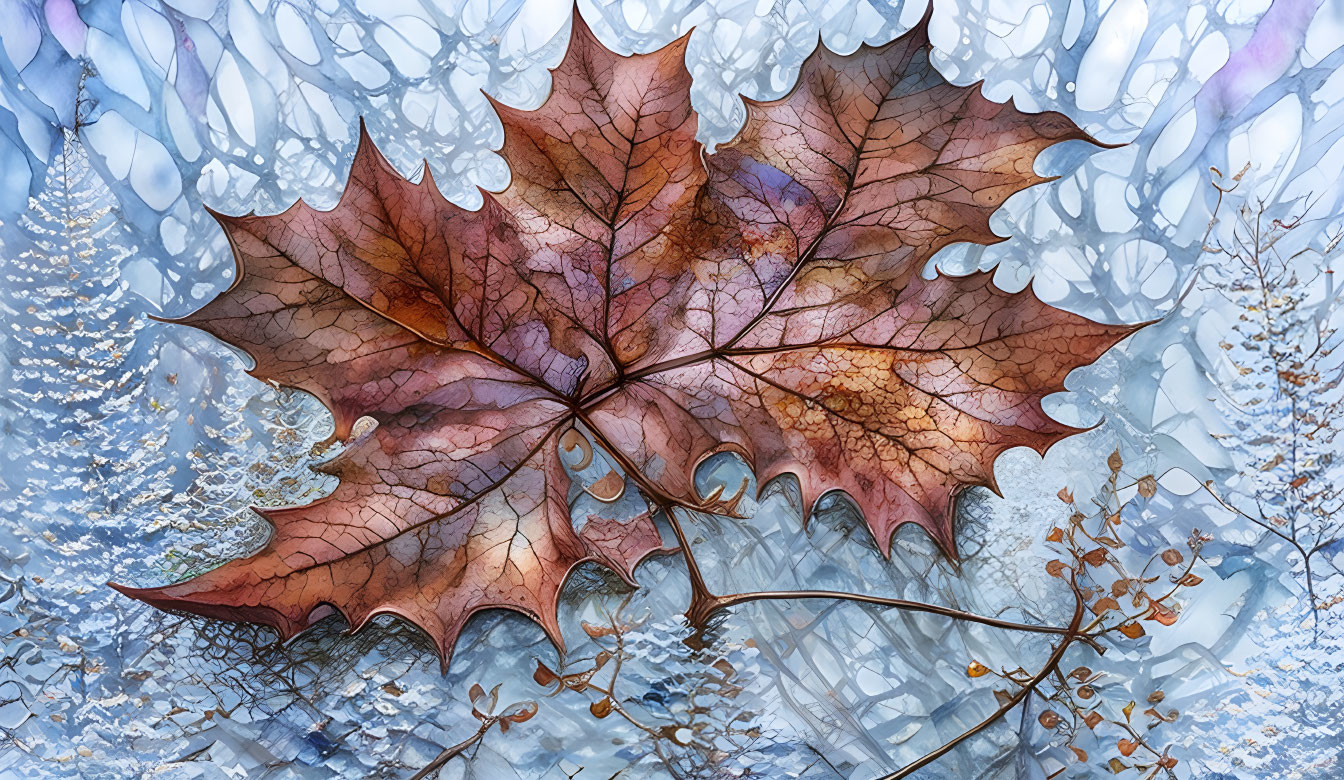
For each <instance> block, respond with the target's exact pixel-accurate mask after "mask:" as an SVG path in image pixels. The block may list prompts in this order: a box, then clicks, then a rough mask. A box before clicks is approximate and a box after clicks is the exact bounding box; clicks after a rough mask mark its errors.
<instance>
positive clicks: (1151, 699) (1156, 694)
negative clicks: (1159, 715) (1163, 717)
mask: <svg viewBox="0 0 1344 780" xmlns="http://www.w3.org/2000/svg"><path fill="white" fill-rule="evenodd" d="M1165 698H1167V694H1166V693H1164V692H1162V691H1153V692H1152V693H1150V694H1148V703H1149V704H1161V703H1162V700H1163V699H1165Z"/></svg>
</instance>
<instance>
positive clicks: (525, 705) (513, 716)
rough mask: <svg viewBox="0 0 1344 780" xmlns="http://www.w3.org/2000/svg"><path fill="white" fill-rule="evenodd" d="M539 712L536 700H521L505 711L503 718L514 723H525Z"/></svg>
mask: <svg viewBox="0 0 1344 780" xmlns="http://www.w3.org/2000/svg"><path fill="white" fill-rule="evenodd" d="M536 714H537V703H536V702H534V701H530V700H529V701H520V702H517V703H516V704H514V705H513V706H512V707H510V708H509V709H507V710H505V711H504V714H503V715H501V716H500V717H501V718H504V719H505V720H509V721H512V722H514V723H523V722H525V721H529V720H531V719H532V716H533V715H536Z"/></svg>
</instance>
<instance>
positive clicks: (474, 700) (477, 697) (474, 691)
mask: <svg viewBox="0 0 1344 780" xmlns="http://www.w3.org/2000/svg"><path fill="white" fill-rule="evenodd" d="M467 698H468V700H470V701H471V706H473V707H476V708H477V709H480V705H481V702H482V701H484V700H485V689H484V688H482V687H481V684H480V683H472V684H471V689H470V690H468V691H467Z"/></svg>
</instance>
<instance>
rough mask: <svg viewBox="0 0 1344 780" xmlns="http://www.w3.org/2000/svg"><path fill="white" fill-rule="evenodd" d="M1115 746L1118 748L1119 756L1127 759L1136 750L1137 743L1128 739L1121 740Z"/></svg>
mask: <svg viewBox="0 0 1344 780" xmlns="http://www.w3.org/2000/svg"><path fill="white" fill-rule="evenodd" d="M1115 746H1116V747H1118V748H1120V755H1122V756H1126V757H1128V756H1130V755H1132V754H1133V753H1134V751H1135V750H1137V749H1138V747H1139V743H1137V742H1131V741H1130V740H1128V739H1122V740H1120V741H1119V742H1117V743H1115Z"/></svg>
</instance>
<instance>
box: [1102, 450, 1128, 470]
mask: <svg viewBox="0 0 1344 780" xmlns="http://www.w3.org/2000/svg"><path fill="white" fill-rule="evenodd" d="M1106 465H1107V466H1108V467H1109V468H1110V469H1111V473H1112V474H1115V473H1118V472H1119V471H1120V469H1122V468H1124V466H1125V462H1124V461H1123V460H1121V458H1120V448H1119V447H1117V448H1116V449H1115V452H1112V453H1111V456H1110V457H1109V458H1107V459H1106Z"/></svg>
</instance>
